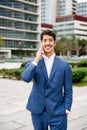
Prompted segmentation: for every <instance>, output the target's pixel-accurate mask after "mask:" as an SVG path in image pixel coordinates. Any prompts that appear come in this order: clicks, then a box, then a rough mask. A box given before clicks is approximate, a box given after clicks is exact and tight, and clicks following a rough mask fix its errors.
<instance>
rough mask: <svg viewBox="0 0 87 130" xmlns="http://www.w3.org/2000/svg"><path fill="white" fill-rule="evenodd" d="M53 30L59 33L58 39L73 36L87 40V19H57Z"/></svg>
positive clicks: (74, 16) (67, 17)
mask: <svg viewBox="0 0 87 130" xmlns="http://www.w3.org/2000/svg"><path fill="white" fill-rule="evenodd" d="M53 28H54V30H56V32H57V39H60V38H61V37H67V38H71V37H72V36H73V35H74V36H76V37H78V38H80V39H87V18H86V17H83V16H79V15H67V16H61V17H57V18H56V23H54V27H53Z"/></svg>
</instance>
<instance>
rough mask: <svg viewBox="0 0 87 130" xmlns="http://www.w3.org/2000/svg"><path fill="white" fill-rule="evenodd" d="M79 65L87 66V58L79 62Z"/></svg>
mask: <svg viewBox="0 0 87 130" xmlns="http://www.w3.org/2000/svg"><path fill="white" fill-rule="evenodd" d="M78 67H87V60H84V61H80V62H78Z"/></svg>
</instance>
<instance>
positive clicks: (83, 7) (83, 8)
mask: <svg viewBox="0 0 87 130" xmlns="http://www.w3.org/2000/svg"><path fill="white" fill-rule="evenodd" d="M77 14H78V15H81V16H84V17H87V2H81V3H78V4H77Z"/></svg>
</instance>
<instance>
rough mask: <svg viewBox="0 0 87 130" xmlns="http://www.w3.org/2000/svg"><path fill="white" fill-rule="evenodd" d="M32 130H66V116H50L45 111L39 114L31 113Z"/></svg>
mask: <svg viewBox="0 0 87 130" xmlns="http://www.w3.org/2000/svg"><path fill="white" fill-rule="evenodd" d="M31 117H32V123H33V126H34V130H48V128H50V130H67V115H66V114H65V115H57V116H51V115H49V113H48V112H47V110H46V109H44V111H43V112H42V113H41V114H34V113H31Z"/></svg>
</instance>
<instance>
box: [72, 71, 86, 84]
mask: <svg viewBox="0 0 87 130" xmlns="http://www.w3.org/2000/svg"><path fill="white" fill-rule="evenodd" d="M85 76H86V72H85V71H83V70H80V69H77V70H76V69H73V70H72V81H73V82H80V81H81V80H82V79H84V78H85Z"/></svg>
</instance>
